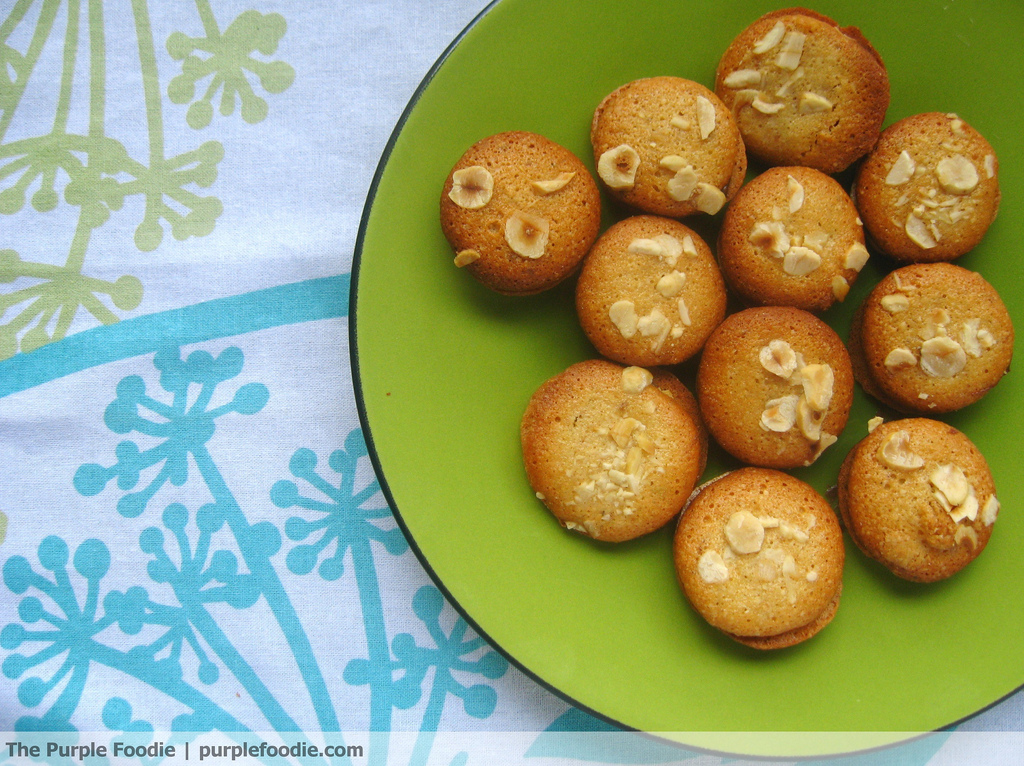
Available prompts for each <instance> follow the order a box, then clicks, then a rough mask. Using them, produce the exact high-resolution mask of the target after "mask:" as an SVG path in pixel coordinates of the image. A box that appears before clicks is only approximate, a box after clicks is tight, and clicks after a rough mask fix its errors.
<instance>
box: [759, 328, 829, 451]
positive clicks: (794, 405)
mask: <svg viewBox="0 0 1024 766" xmlns="http://www.w3.org/2000/svg"><path fill="white" fill-rule="evenodd" d="M758 358H759V360H760V362H761V366H762V367H763V368H764V369H766V370H767V371H768V372H770V373H772V374H773V375H775V376H777V377H779V378H782V379H783V380H785V381H787V382H789V384H790V385H792V386H794V387H796V388H799V389H800V392H799V393H792V394H788V395H786V396H782V397H779V398H776V399H771V400H769V401H768V402H766V403H765V408H764V411H763V412H762V413H761V420H760V425H761V428H763V429H764V430H765V431H774V432H776V433H786V432H788V431H790V430H792V429H793V428H794V427H797V428H799V430H800V433H802V434H803V435H804V437H805V438H806V439H807V440H808V441H810V442H812V443H817V445H818V446H817V451H816V452H815V455H814V457H813V458H812V459H811V461H810V462H814V460H816V459H817V458H818V457H819V456H820V455H821V453H822V452H824V451H825V450H826V449H827V448H828V447H830V446H831V445H832V444H834V443H835V442H836V441H837V438H838V437H837V436H836V435H835V434H830V433H827V432H825V431H822V429H821V425H822V423H823V422H824V420H825V415H826V414H827V412H828V406H829V404H830V403H831V401H832V393H833V386H834V382H835V374H834V373H833V371H832V368H831V367H830V366H829V365H827V364H807V363H806V362H805V361H804V357H803V355H802V354H800V353H799V352H796V351H794V350H793V347H792V346H790V345H789V343H787V342H786V341H784V340H778V339H776V340H773V341H771V342H770V343H768V345H767V346H764V347H762V348H761V351H760V354H759V357H758Z"/></svg>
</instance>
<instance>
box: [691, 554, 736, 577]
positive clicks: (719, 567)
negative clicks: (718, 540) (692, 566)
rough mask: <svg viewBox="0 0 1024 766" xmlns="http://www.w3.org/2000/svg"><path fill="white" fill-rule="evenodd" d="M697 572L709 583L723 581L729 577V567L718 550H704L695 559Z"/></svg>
mask: <svg viewBox="0 0 1024 766" xmlns="http://www.w3.org/2000/svg"><path fill="white" fill-rule="evenodd" d="M697 574H699V575H700V579H702V580H703V581H704V582H706V583H709V584H710V583H717V582H725V580H727V579H728V578H729V569H728V567H726V566H725V560H724V559H723V558H722V555H721V554H720V553H719V552H718V551H704V553H702V554H701V557H700V558H699V559H698V560H697Z"/></svg>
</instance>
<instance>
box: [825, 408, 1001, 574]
mask: <svg viewBox="0 0 1024 766" xmlns="http://www.w3.org/2000/svg"><path fill="white" fill-rule="evenodd" d="M838 490H839V492H838V496H839V508H840V512H841V514H842V517H843V522H844V524H845V526H846V529H847V532H848V533H849V535H850V538H851V539H852V540H853V541H854V543H856V544H857V547H858V548H860V549H861V551H863V552H864V554H865V555H867V556H868V557H870V558H873V559H875V560H877V561H879V562H881V563H882V564H883V565H885V566H886V567H887V568H888V569H889V570H890V571H892V572H893V573H894V574H896V575H897V576H899V577H901V578H903V579H906V580H913V581H915V582H934V581H936V580H942V579H945V578H947V577H950V576H952V575H953V574H955V573H957V572H959V571H960V570H961V569H963V568H964V567H965V566H967V565H968V564H969V563H970V562H971V561H973V560H974V559H975V558H977V556H978V555H979V554H980V553H981V552H982V550H984V548H985V546H986V545H987V544H988V541H989V538H990V536H991V534H992V525H993V524H994V523H995V520H996V516H997V515H998V513H999V501H998V500H997V499H996V495H995V484H994V482H993V480H992V474H991V472H990V471H989V467H988V463H987V462H986V461H985V458H984V456H983V455H982V454H981V452H980V451H979V450H978V448H977V447H976V446H975V445H974V444H973V443H972V442H971V440H970V439H968V438H967V436H966V435H964V434H963V433H961V432H960V431H958V430H957V429H955V428H953V427H952V426H950V425H947V424H945V423H941V422H939V421H937V420H931V419H929V418H908V419H904V420H893V421H890V422H888V423H883V424H881V425H879V426H877V427H876V428H875V429H874V430H873V431H872V432H871V433H870V434H868V435H867V436H866V437H865V438H864V439H863V440H861V441H860V442H859V443H858V444H857V445H856V446H855V447H854V448H853V449H852V450H850V452H849V454H848V455H847V456H846V459H845V460H844V461H843V466H842V468H841V470H840V473H839V484H838Z"/></svg>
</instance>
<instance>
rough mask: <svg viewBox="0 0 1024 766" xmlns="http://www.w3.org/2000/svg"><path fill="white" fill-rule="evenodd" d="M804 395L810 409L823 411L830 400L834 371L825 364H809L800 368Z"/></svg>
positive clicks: (833, 383) (833, 384)
mask: <svg viewBox="0 0 1024 766" xmlns="http://www.w3.org/2000/svg"><path fill="white" fill-rule="evenodd" d="M800 378H801V380H802V382H803V388H804V396H805V397H806V398H807V403H808V404H809V405H810V406H811V409H813V410H815V411H817V412H824V411H825V410H827V409H828V405H829V403H830V402H831V401H832V393H833V390H834V386H835V373H834V372H833V371H832V368H831V367H830V366H829V365H827V364H809V365H807V366H805V367H802V368H801V369H800Z"/></svg>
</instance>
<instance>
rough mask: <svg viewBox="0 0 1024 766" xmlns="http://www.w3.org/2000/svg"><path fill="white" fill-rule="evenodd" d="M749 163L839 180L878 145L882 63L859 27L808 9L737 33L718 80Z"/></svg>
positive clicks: (885, 84) (770, 17) (884, 102)
mask: <svg viewBox="0 0 1024 766" xmlns="http://www.w3.org/2000/svg"><path fill="white" fill-rule="evenodd" d="M715 92H716V93H717V94H718V95H719V96H720V97H721V99H722V101H723V102H725V105H726V106H727V107H728V108H729V109H730V110H731V111H732V112H733V114H734V115H735V117H736V122H737V124H738V125H739V128H740V132H741V134H742V135H743V141H744V143H745V144H746V146H747V150H748V151H749V152H750V154H751V156H753V157H756V158H757V159H759V160H761V161H762V162H764V163H765V164H768V165H806V166H808V167H813V168H816V169H818V170H821V171H822V172H824V173H838V172H839V171H842V170H845V169H846V168H847V167H849V166H850V165H851V164H852V163H853V162H854V161H855V160H857V159H858V158H860V157H862V156H864V155H865V154H866V153H867V152H868V151H869V150H870V149H871V147H872V146H874V145H875V142H876V141H877V140H878V135H879V132H880V131H881V129H882V123H883V121H884V120H885V113H886V110H887V109H888V108H889V78H888V74H887V73H886V69H885V65H884V63H883V62H882V58H881V56H879V54H878V52H877V51H876V50H875V49H874V48H873V47H872V46H871V44H870V43H869V42H868V41H867V40H866V39H865V38H864V35H862V34H861V32H860V30H858V29H856V28H855V27H840V26H839V25H838V24H837V23H836V22H835V21H833V20H832V19H830V18H828V17H826V16H823V15H821V14H819V13H815V12H814V11H809V10H806V9H803V8H790V9H786V10H780V11H773V12H772V13H768V14H766V15H764V16H762V17H761V18H759V19H758V20H757V21H755V22H754V23H753V24H751V25H750V26H749V27H747V28H746V29H744V30H743V31H742V32H740V34H739V35H737V37H736V38H735V39H734V40H733V41H732V43H731V44H730V45H729V47H728V48H727V49H726V50H725V53H724V54H723V55H722V58H721V60H720V61H719V64H718V69H717V71H716V74H715Z"/></svg>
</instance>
